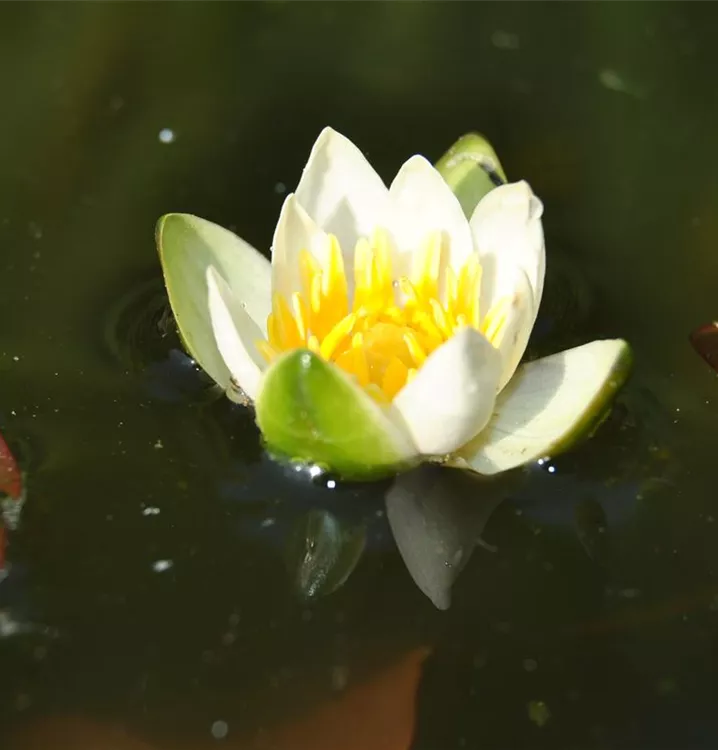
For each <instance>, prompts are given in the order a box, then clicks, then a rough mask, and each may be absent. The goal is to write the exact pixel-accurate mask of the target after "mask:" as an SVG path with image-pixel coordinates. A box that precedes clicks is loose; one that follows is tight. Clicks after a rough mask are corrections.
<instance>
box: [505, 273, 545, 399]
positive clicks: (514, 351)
mask: <svg viewBox="0 0 718 750" xmlns="http://www.w3.org/2000/svg"><path fill="white" fill-rule="evenodd" d="M511 276H513V281H512V280H511V279H510V277H511ZM506 277H507V278H505V279H504V278H503V277H501V278H499V284H498V285H497V287H499V288H501V289H513V291H512V292H510V293H509V296H508V299H507V305H508V309H507V313H506V322H505V324H504V327H503V329H502V331H501V338H500V340H499V341H498V342H497V344H498V350H499V351H500V352H501V361H502V365H501V377H500V379H499V391H502V390H503V389H504V386H505V385H506V384H507V383H508V382H509V380H511V377H512V376H513V374H514V372H516V368H517V367H518V366H519V362H520V361H521V357H523V356H524V352H525V351H526V346H527V345H528V343H529V338H531V331H532V329H533V325H534V322H535V320H536V314H535V310H534V305H533V294H532V292H531V285H530V284H529V280H528V277H527V276H526V274H525V273H524V271H523V270H522V269H520V268H519V269H514V270H513V271H509V272H508V273H507V274H506Z"/></svg>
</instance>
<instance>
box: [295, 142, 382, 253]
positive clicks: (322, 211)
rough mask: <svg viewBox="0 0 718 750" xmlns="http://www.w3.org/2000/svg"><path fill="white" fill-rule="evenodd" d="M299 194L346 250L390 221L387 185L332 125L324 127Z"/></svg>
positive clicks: (299, 187) (315, 217) (312, 215)
mask: <svg viewBox="0 0 718 750" xmlns="http://www.w3.org/2000/svg"><path fill="white" fill-rule="evenodd" d="M296 196H297V200H298V201H299V203H300V204H301V206H302V207H303V208H304V209H305V210H306V212H307V213H308V214H309V215H310V216H311V217H312V219H313V220H314V221H315V222H316V223H317V224H318V225H319V226H320V227H321V228H322V229H323V230H324V231H325V232H328V233H331V234H334V235H336V237H337V239H338V240H339V242H340V244H341V246H342V248H343V249H344V250H345V251H346V250H347V249H348V248H349V249H351V250H353V249H354V246H355V244H356V241H357V239H358V238H359V237H368V236H369V235H370V234H371V231H372V230H373V229H374V227H375V226H376V225H377V224H383V223H384V221H385V216H386V208H387V204H388V199H389V194H388V191H387V189H386V185H385V184H384V183H383V181H382V179H381V177H379V175H378V174H377V173H376V172H375V171H374V168H373V167H372V166H371V164H369V162H368V161H367V160H366V158H365V157H364V155H363V154H362V152H361V151H360V150H359V149H358V148H357V147H356V146H355V145H354V144H353V143H352V142H351V141H350V140H349V139H348V138H346V137H345V136H343V135H341V134H340V133H337V132H336V130H333V129H332V128H324V130H322V132H321V133H320V135H319V137H318V138H317V140H316V142H315V144H314V147H313V148H312V151H311V154H310V155H309V161H308V162H307V165H306V167H305V168H304V171H303V172H302V177H301V179H300V181H299V185H298V186H297V190H296Z"/></svg>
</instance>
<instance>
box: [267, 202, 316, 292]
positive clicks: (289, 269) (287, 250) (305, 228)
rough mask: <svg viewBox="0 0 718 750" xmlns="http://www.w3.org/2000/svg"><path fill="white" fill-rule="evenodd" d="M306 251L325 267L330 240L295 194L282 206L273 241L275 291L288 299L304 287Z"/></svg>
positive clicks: (273, 280) (273, 288)
mask: <svg viewBox="0 0 718 750" xmlns="http://www.w3.org/2000/svg"><path fill="white" fill-rule="evenodd" d="M302 250H308V251H309V252H310V253H312V255H314V256H315V257H316V258H317V260H318V261H319V262H320V263H321V264H322V265H324V264H325V263H326V260H327V254H328V238H327V235H326V234H325V233H324V232H323V231H322V230H321V229H320V228H319V227H318V226H317V224H316V223H315V222H314V221H313V220H312V218H311V217H310V216H309V214H308V213H307V212H306V211H305V210H304V209H303V208H302V206H301V205H300V204H299V201H298V200H297V196H296V195H295V194H294V193H291V194H290V195H288V196H287V197H286V199H285V201H284V203H283V204H282V210H281V212H280V213H279V221H278V222H277V227H276V229H275V230H274V238H273V240H272V291H273V292H275V293H277V292H278V293H279V294H281V295H282V296H283V297H284V298H285V299H286V300H289V299H291V296H292V293H293V292H298V291H301V288H302V286H301V274H300V264H299V254H300V253H301V251H302Z"/></svg>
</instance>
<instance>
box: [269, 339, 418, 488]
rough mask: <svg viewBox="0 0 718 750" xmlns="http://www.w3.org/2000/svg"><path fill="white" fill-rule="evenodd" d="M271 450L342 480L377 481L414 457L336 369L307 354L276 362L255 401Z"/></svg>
mask: <svg viewBox="0 0 718 750" xmlns="http://www.w3.org/2000/svg"><path fill="white" fill-rule="evenodd" d="M256 409H257V423H258V424H259V427H260V429H261V430H262V433H263V435H264V438H265V440H266V441H267V444H268V446H269V448H270V450H271V451H274V452H278V453H279V454H282V455H283V456H284V457H288V458H290V459H292V460H298V461H306V462H310V463H315V464H318V465H320V466H324V467H325V468H327V469H330V470H331V471H333V472H335V473H336V474H338V475H339V476H341V477H342V478H343V479H376V478H379V477H382V476H387V475H390V474H393V473H396V472H397V471H399V470H401V469H402V468H405V467H406V465H407V464H408V463H409V462H410V461H411V460H412V459H413V458H415V452H414V449H413V446H412V445H411V443H410V441H409V439H408V437H407V436H406V435H405V434H404V433H403V432H402V431H401V430H400V428H399V427H398V426H397V425H395V424H394V423H393V422H392V421H391V420H390V419H389V416H388V414H387V413H386V412H385V411H384V410H383V409H382V408H381V407H380V406H379V405H378V404H376V403H375V402H374V401H372V399H371V397H370V396H369V395H368V394H367V393H366V392H365V391H364V390H363V389H362V388H360V387H359V386H358V385H356V384H355V383H354V382H353V381H352V380H351V379H350V378H349V376H347V375H346V374H345V373H343V372H342V371H341V370H339V368H337V367H335V366H333V365H331V364H329V363H327V362H325V361H324V360H322V359H321V358H320V357H318V356H317V355H315V354H313V353H312V352H310V351H308V350H306V349H297V350H295V351H292V352H289V353H287V354H285V355H284V356H282V357H281V358H279V359H278V360H276V362H274V364H272V365H271V367H270V368H269V369H268V370H267V371H266V372H265V374H264V379H263V382H262V385H261V390H260V393H259V395H258V397H257V403H256Z"/></svg>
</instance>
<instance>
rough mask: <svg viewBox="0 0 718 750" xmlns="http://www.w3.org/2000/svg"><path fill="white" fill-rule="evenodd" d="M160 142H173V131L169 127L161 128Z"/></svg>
mask: <svg viewBox="0 0 718 750" xmlns="http://www.w3.org/2000/svg"><path fill="white" fill-rule="evenodd" d="M158 137H159V139H160V143H174V140H175V133H174V130H171V129H170V128H162V130H160V134H159V136H158Z"/></svg>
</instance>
